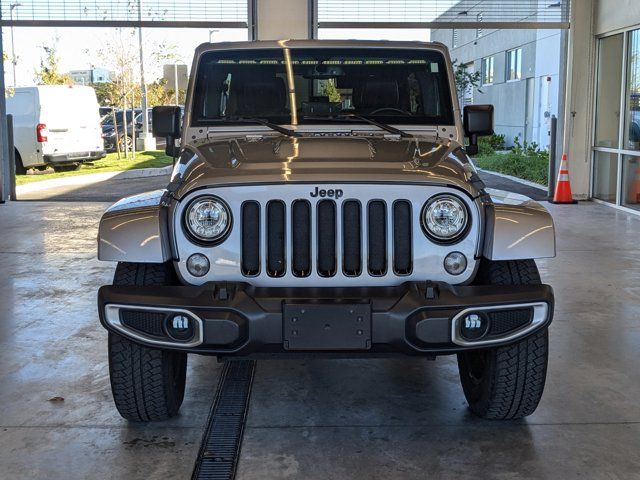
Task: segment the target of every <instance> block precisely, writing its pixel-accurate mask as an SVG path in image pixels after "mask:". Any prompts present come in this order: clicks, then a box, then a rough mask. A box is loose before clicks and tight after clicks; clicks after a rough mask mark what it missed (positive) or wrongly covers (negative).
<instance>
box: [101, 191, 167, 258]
mask: <svg viewBox="0 0 640 480" xmlns="http://www.w3.org/2000/svg"><path fill="white" fill-rule="evenodd" d="M166 194H167V191H166V190H154V191H152V192H147V193H142V194H140V195H133V196H131V197H126V198H123V199H122V200H120V201H118V202H117V203H115V204H114V205H112V206H111V207H109V209H107V211H106V212H105V213H104V214H103V215H102V218H101V219H100V226H99V228H98V259H99V260H105V261H112V262H137V263H164V262H166V261H168V260H170V259H171V258H172V254H171V248H170V243H169V230H168V227H169V222H168V208H167V205H166V204H165V201H164V198H165V195H166Z"/></svg>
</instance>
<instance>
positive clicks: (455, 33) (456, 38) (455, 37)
mask: <svg viewBox="0 0 640 480" xmlns="http://www.w3.org/2000/svg"><path fill="white" fill-rule="evenodd" d="M459 40H460V38H459V34H458V29H457V28H454V29H453V48H456V47H457V46H458V42H459Z"/></svg>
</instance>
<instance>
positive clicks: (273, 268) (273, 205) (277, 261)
mask: <svg viewBox="0 0 640 480" xmlns="http://www.w3.org/2000/svg"><path fill="white" fill-rule="evenodd" d="M285 210H286V208H285V205H284V202H282V201H280V200H273V201H271V202H269V204H268V205H267V274H268V275H269V276H270V277H281V276H283V275H284V274H285V268H286V265H285V242H286V240H285V238H286V237H285V235H286V231H287V227H286V225H285V224H286V214H285Z"/></svg>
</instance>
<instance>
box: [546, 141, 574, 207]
mask: <svg viewBox="0 0 640 480" xmlns="http://www.w3.org/2000/svg"><path fill="white" fill-rule="evenodd" d="M551 203H578V202H577V201H575V200H574V199H573V195H572V194H571V183H569V166H568V165H567V154H566V153H563V154H562V161H561V162H560V172H559V173H558V183H556V191H555V194H554V195H553V200H552V201H551Z"/></svg>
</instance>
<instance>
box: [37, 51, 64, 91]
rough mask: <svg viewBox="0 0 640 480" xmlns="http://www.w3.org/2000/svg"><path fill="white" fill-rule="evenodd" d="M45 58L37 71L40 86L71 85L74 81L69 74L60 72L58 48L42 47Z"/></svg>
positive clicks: (41, 60)
mask: <svg viewBox="0 0 640 480" xmlns="http://www.w3.org/2000/svg"><path fill="white" fill-rule="evenodd" d="M42 49H43V50H44V53H45V56H44V58H42V59H40V69H39V70H36V72H35V73H36V76H35V82H36V83H37V84H39V85H71V84H72V83H73V81H72V80H71V77H70V76H69V75H67V74H64V73H60V72H59V71H58V55H57V50H56V46H55V44H54V46H51V47H47V46H46V45H43V46H42Z"/></svg>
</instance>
